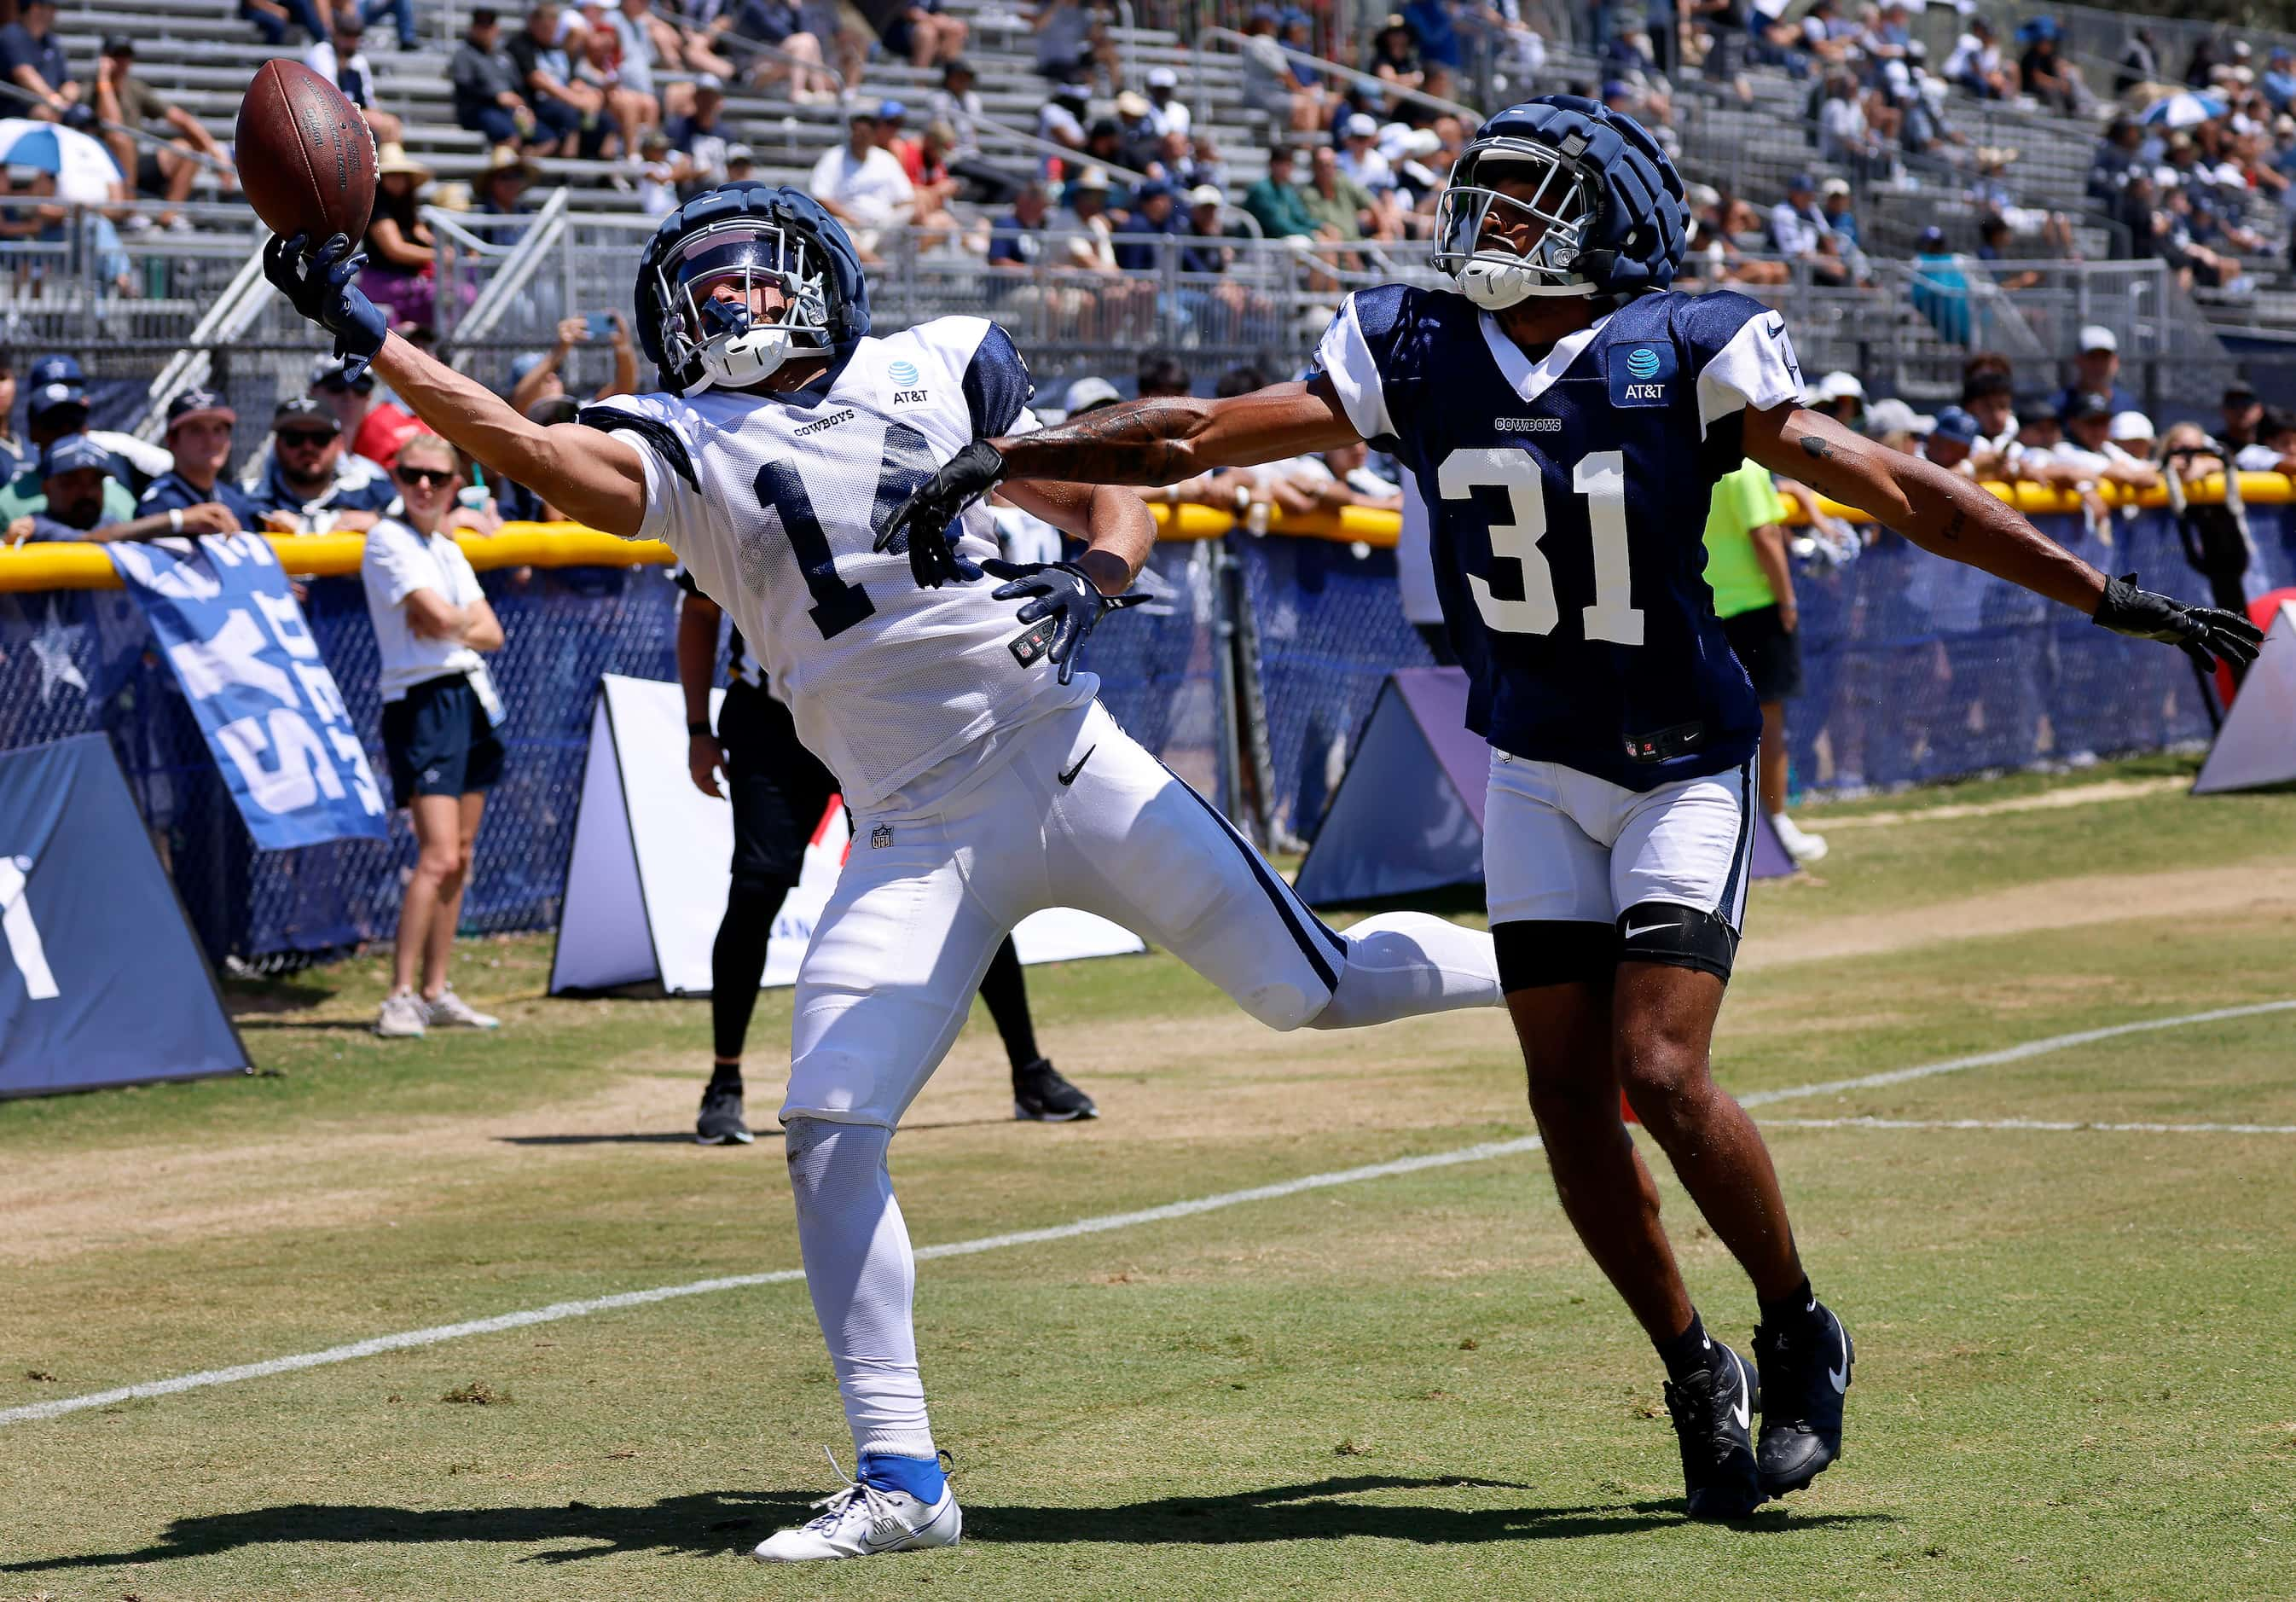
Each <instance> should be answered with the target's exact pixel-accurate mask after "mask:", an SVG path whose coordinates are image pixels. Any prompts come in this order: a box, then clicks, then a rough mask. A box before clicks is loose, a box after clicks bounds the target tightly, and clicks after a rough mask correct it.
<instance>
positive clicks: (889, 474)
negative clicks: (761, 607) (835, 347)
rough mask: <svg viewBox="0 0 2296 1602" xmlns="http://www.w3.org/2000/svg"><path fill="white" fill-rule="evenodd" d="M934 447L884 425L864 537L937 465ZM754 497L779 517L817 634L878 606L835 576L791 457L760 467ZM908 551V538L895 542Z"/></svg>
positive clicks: (831, 635) (831, 634)
mask: <svg viewBox="0 0 2296 1602" xmlns="http://www.w3.org/2000/svg"><path fill="white" fill-rule="evenodd" d="M935 465H936V464H935V463H934V461H933V454H932V447H931V445H929V444H927V443H926V442H925V437H924V436H923V435H922V434H921V433H919V432H917V431H916V430H914V429H913V428H911V427H909V426H908V425H907V424H906V423H889V424H887V425H886V428H885V465H884V466H883V468H882V469H881V470H880V471H879V472H878V474H877V495H876V498H875V500H874V501H873V503H872V504H871V505H870V508H869V528H868V531H867V534H866V536H865V538H867V539H870V540H874V539H875V538H876V537H877V533H878V530H881V529H882V528H883V527H884V526H885V524H886V522H888V521H889V520H890V518H891V517H892V515H893V513H895V512H896V511H898V509H899V508H900V507H901V505H902V504H903V503H905V502H906V501H907V499H908V498H909V497H910V496H912V495H914V494H915V493H916V491H917V488H918V486H919V485H921V484H922V483H923V482H924V481H926V480H927V479H929V478H931V477H932V475H933V472H934V470H935ZM757 495H758V504H759V505H766V506H771V507H772V508H773V509H774V511H775V513H778V514H779V515H780V517H781V520H782V534H783V537H784V538H787V539H788V541H789V542H790V549H791V552H792V553H794V554H795V555H796V557H797V565H798V571H799V572H801V573H803V574H804V575H805V587H806V588H807V590H808V591H809V592H810V593H811V594H812V596H813V604H812V606H811V607H809V608H808V611H807V615H808V616H809V617H811V618H812V619H813V626H814V627H815V628H818V629H819V630H820V631H821V637H822V638H823V639H825V640H833V639H835V638H836V637H838V636H839V635H840V634H842V633H844V632H845V631H846V630H847V629H849V628H852V627H853V625H854V624H856V623H857V622H859V621H860V620H862V619H864V618H865V617H869V616H871V615H872V614H873V613H874V612H876V610H877V604H876V603H875V602H873V601H872V600H870V599H869V592H868V591H867V590H865V589H863V588H862V587H860V586H859V585H857V584H848V583H847V582H845V580H844V579H840V578H839V577H838V576H837V553H836V552H834V551H832V550H831V549H830V548H829V531H828V530H826V529H824V528H823V527H822V526H821V516H820V514H819V513H816V511H815V510H814V506H813V495H812V492H811V491H809V490H808V489H806V487H805V479H804V477H803V475H802V474H800V473H799V472H798V470H797V464H796V463H794V462H768V463H767V464H765V465H764V466H763V467H760V468H758V482H757ZM893 548H895V549H896V550H900V551H906V550H907V549H908V545H907V543H906V541H904V542H902V543H901V544H899V545H898V546H895V547H893Z"/></svg>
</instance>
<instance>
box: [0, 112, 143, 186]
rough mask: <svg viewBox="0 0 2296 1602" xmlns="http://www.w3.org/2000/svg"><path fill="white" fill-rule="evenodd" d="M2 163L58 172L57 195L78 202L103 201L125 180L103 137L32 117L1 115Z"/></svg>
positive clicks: (1, 164)
mask: <svg viewBox="0 0 2296 1602" xmlns="http://www.w3.org/2000/svg"><path fill="white" fill-rule="evenodd" d="M0 166H6V167H29V168H34V169H36V170H37V171H40V172H52V173H53V174H55V175H56V198H57V199H58V200H60V201H65V202H67V203H69V204H72V205H79V206H100V205H102V203H103V202H104V201H109V200H110V199H111V186H112V185H114V184H118V183H122V182H124V181H125V180H123V179H122V178H121V177H120V173H119V162H117V161H115V160H112V159H111V152H110V151H108V150H106V149H104V148H103V144H102V141H101V140H98V139H94V138H91V137H90V136H87V135H86V134H83V133H81V132H79V131H78V129H76V128H67V127H57V126H56V125H55V124H54V123H53V122H35V121H33V120H32V119H30V118H29V117H10V118H5V119H0Z"/></svg>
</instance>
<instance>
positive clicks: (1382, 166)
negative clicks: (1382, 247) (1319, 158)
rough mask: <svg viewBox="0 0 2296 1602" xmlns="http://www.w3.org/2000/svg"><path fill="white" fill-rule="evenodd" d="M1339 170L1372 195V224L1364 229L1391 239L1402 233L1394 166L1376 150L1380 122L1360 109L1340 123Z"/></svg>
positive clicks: (1400, 200) (1400, 205)
mask: <svg viewBox="0 0 2296 1602" xmlns="http://www.w3.org/2000/svg"><path fill="white" fill-rule="evenodd" d="M1340 132H1341V144H1340V150H1339V165H1340V171H1341V174H1342V175H1343V176H1345V177H1350V178H1353V179H1354V180H1355V181H1356V182H1357V183H1358V184H1360V185H1363V186H1364V190H1365V193H1368V194H1369V195H1370V196H1371V206H1372V217H1373V218H1374V226H1372V227H1371V228H1370V229H1368V230H1367V232H1370V233H1374V234H1378V236H1379V237H1380V238H1382V239H1394V238H1398V237H1400V236H1401V234H1402V232H1403V201H1402V198H1401V196H1400V195H1398V193H1397V192H1396V180H1395V168H1394V167H1393V166H1392V165H1391V164H1390V162H1389V161H1388V159H1387V158H1386V157H1385V156H1382V155H1381V154H1380V153H1379V146H1378V139H1379V124H1378V123H1376V122H1374V121H1373V120H1372V119H1371V118H1369V117H1368V116H1366V115H1365V113H1363V112H1361V111H1357V112H1354V113H1352V114H1350V115H1349V118H1348V119H1347V121H1346V122H1345V123H1343V124H1341V128H1340Z"/></svg>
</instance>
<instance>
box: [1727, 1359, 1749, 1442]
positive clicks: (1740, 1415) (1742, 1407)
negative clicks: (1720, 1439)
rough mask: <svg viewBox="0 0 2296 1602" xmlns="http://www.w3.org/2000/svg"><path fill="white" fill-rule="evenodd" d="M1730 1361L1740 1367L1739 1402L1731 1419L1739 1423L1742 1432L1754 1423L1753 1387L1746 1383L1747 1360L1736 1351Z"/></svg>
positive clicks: (1734, 1407)
mask: <svg viewBox="0 0 2296 1602" xmlns="http://www.w3.org/2000/svg"><path fill="white" fill-rule="evenodd" d="M1730 1360H1731V1361H1732V1362H1734V1363H1735V1364H1737V1365H1738V1401H1737V1402H1736V1404H1735V1405H1734V1406H1733V1407H1732V1408H1731V1409H1730V1417H1733V1418H1734V1419H1736V1420H1737V1421H1738V1427H1739V1428H1740V1429H1742V1430H1743V1429H1746V1428H1748V1427H1750V1426H1751V1425H1752V1424H1753V1422H1754V1409H1753V1407H1752V1402H1751V1394H1750V1393H1751V1391H1752V1389H1753V1387H1751V1385H1749V1384H1747V1383H1746V1360H1745V1359H1744V1358H1742V1357H1740V1356H1739V1355H1738V1354H1737V1353H1736V1352H1732V1353H1731V1354H1730Z"/></svg>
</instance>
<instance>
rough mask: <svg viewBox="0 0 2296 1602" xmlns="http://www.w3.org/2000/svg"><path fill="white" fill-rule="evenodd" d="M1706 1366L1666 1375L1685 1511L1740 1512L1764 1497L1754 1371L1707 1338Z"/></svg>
mask: <svg viewBox="0 0 2296 1602" xmlns="http://www.w3.org/2000/svg"><path fill="white" fill-rule="evenodd" d="M1713 1347H1714V1353H1713V1357H1712V1359H1711V1360H1710V1362H1709V1364H1708V1366H1707V1367H1706V1368H1704V1369H1703V1370H1702V1371H1701V1372H1699V1373H1697V1374H1693V1375H1692V1376H1690V1377H1689V1378H1687V1379H1685V1380H1684V1381H1682V1382H1681V1383H1680V1384H1675V1383H1674V1382H1672V1381H1669V1382H1668V1384H1667V1387H1666V1410H1667V1411H1668V1412H1669V1414H1671V1415H1672V1416H1673V1418H1674V1433H1675V1435H1676V1436H1677V1439H1679V1440H1680V1442H1681V1443H1682V1479H1683V1484H1684V1487H1685V1491H1686V1493H1687V1497H1688V1504H1689V1513H1690V1516H1691V1517H1693V1518H1696V1519H1725V1518H1743V1517H1745V1516H1746V1515H1748V1514H1749V1513H1751V1512H1752V1511H1753V1510H1754V1509H1755V1508H1759V1507H1760V1506H1761V1505H1762V1504H1763V1503H1764V1502H1766V1501H1767V1500H1768V1499H1769V1498H1768V1496H1767V1493H1766V1492H1764V1491H1763V1490H1762V1481H1761V1476H1760V1475H1759V1474H1757V1473H1756V1472H1755V1469H1754V1435H1753V1424H1754V1412H1755V1410H1756V1409H1759V1407H1760V1406H1761V1405H1762V1384H1761V1380H1760V1377H1759V1376H1758V1375H1757V1374H1756V1373H1755V1372H1754V1369H1753V1368H1752V1367H1751V1365H1750V1364H1749V1363H1748V1362H1747V1361H1746V1360H1745V1359H1744V1358H1742V1357H1740V1356H1739V1355H1738V1354H1737V1353H1736V1352H1734V1351H1731V1350H1730V1349H1729V1348H1728V1347H1727V1346H1725V1345H1724V1344H1723V1343H1721V1342H1719V1341H1716V1342H1714V1343H1713Z"/></svg>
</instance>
